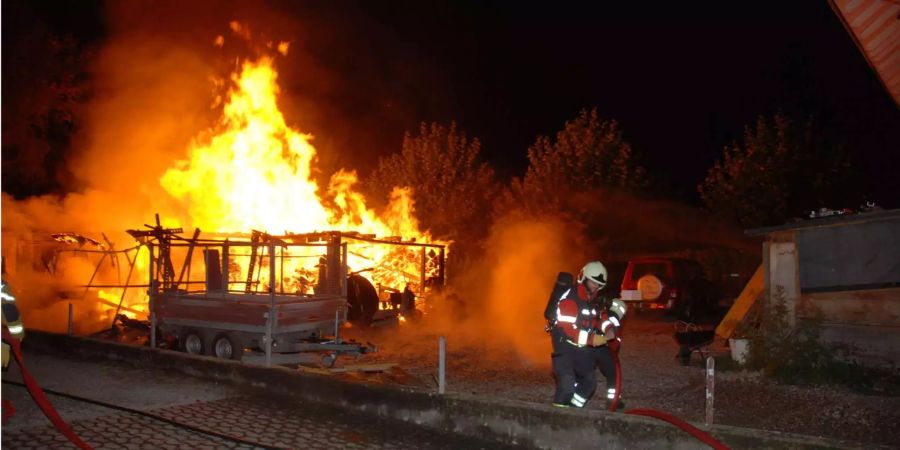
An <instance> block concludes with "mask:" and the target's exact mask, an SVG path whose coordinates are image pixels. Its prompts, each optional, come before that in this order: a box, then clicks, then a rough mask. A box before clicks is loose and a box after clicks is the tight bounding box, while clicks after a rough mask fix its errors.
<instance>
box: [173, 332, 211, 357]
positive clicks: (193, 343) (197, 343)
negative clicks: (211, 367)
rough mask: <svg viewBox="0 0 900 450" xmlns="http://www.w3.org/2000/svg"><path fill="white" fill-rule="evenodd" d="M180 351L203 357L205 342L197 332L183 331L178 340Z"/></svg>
mask: <svg viewBox="0 0 900 450" xmlns="http://www.w3.org/2000/svg"><path fill="white" fill-rule="evenodd" d="M178 344H179V346H180V347H181V351H183V352H185V353H190V354H192V355H203V354H205V353H206V340H205V339H204V338H203V334H202V333H200V332H199V331H197V330H185V332H184V333H182V334H181V337H180V338H179V339H178Z"/></svg>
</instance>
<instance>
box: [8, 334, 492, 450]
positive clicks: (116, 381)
mask: <svg viewBox="0 0 900 450" xmlns="http://www.w3.org/2000/svg"><path fill="white" fill-rule="evenodd" d="M25 357H26V358H25V361H26V364H27V365H28V368H29V370H30V371H31V372H32V373H33V374H34V375H35V377H36V379H37V380H38V382H39V383H40V384H41V386H42V387H43V388H45V389H47V390H50V391H55V392H59V393H63V394H68V395H73V396H77V397H82V398H87V399H90V400H94V401H98V402H103V403H107V404H112V405H116V406H120V407H124V408H128V409H131V410H136V411H139V413H132V412H127V411H122V410H116V409H110V408H107V407H104V406H101V405H95V404H90V403H84V402H82V401H79V400H76V399H71V398H67V397H65V396H62V395H56V394H52V393H48V394H47V395H48V397H49V399H50V401H51V402H52V403H53V405H54V406H55V407H56V409H57V410H58V411H59V413H60V415H61V416H62V417H63V419H65V420H66V421H67V422H68V423H69V425H71V426H72V428H73V429H74V430H75V432H76V433H78V435H79V436H80V437H81V438H82V439H83V440H84V441H85V442H87V443H88V444H90V445H91V446H93V447H94V448H96V449H168V448H171V449H207V448H208V449H220V448H241V449H245V448H266V447H268V448H292V449H293V448H299V449H307V448H308V449H338V448H341V449H344V448H346V449H476V448H491V449H495V448H509V447H505V446H503V445H502V444H497V443H494V442H489V441H483V440H478V439H474V438H468V437H464V436H459V435H454V434H446V433H442V432H439V431H435V430H432V429H428V428H423V427H419V426H416V425H414V424H410V423H406V422H401V421H398V420H393V419H387V418H381V417H377V416H374V415H367V414H364V413H360V412H355V411H346V410H343V409H339V408H337V407H334V406H328V405H320V404H316V403H309V402H303V401H300V400H297V399H288V398H282V397H274V396H271V395H269V394H266V393H265V392H263V391H258V390H255V389H247V388H243V387H238V386H234V385H229V384H223V383H216V382H210V381H206V380H202V379H199V378H193V377H189V376H186V375H181V374H177V373H172V372H170V371H162V370H155V369H147V368H135V367H132V366H129V365H127V364H123V363H117V362H114V361H109V360H92V361H86V360H81V359H76V358H69V357H64V356H60V355H55V354H47V353H40V352H34V351H26V354H25ZM2 378H3V381H4V382H3V383H2V397H3V400H4V401H7V400H8V401H11V402H12V404H13V406H14V407H15V409H16V412H15V415H14V416H13V417H12V418H11V419H10V420H9V422H7V423H4V424H3V426H2V433H0V434H2V439H0V444H2V448H4V449H7V448H9V449H24V450H27V449H70V448H75V446H74V445H73V444H71V443H69V442H68V441H67V440H66V439H65V437H63V435H62V434H60V433H59V432H58V431H57V430H56V429H55V428H54V427H53V426H52V425H51V424H50V422H49V420H48V419H47V418H46V417H44V415H43V414H42V413H41V412H40V410H39V409H38V408H37V406H36V405H35V403H34V401H33V400H32V399H31V397H30V395H29V394H28V391H27V390H26V389H25V388H24V387H23V386H20V385H18V384H13V383H17V382H20V381H21V377H20V376H19V368H18V366H17V365H16V364H15V363H13V364H11V365H10V367H9V369H8V370H7V371H5V372H4V373H3V375H2ZM147 415H151V416H156V417H159V418H162V419H164V420H159V419H155V418H153V417H148V416H147ZM166 420H169V421H174V422H176V423H177V424H181V425H187V426H188V427H193V428H196V429H199V430H202V431H207V432H212V433H213V434H215V433H218V434H221V435H226V436H229V437H233V438H236V439H238V440H239V441H246V442H249V443H256V444H258V445H259V446H263V447H259V446H257V445H251V444H248V443H246V442H244V443H242V442H239V441H234V440H228V439H223V438H221V437H217V436H215V435H211V434H207V433H203V432H200V431H194V430H191V429H190V428H185V427H182V426H179V425H177V424H172V423H167V422H166Z"/></svg>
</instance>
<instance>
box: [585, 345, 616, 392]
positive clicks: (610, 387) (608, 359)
mask: <svg viewBox="0 0 900 450" xmlns="http://www.w3.org/2000/svg"><path fill="white" fill-rule="evenodd" d="M590 352H591V359H592V366H593V367H598V368H599V369H600V373H601V374H603V376H604V377H606V392H605V394H606V400H607V401H611V400H612V399H613V397H614V396H615V393H616V363H615V361H613V357H612V353H611V350H610V349H609V347H608V346H606V345H604V346H601V347H590Z"/></svg>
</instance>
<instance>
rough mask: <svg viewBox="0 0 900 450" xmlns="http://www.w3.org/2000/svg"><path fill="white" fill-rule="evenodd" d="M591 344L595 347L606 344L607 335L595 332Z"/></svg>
mask: <svg viewBox="0 0 900 450" xmlns="http://www.w3.org/2000/svg"><path fill="white" fill-rule="evenodd" d="M591 345H592V346H594V347H600V346H602V345H606V336H604V335H602V334H595V335H594V338H593V339H591Z"/></svg>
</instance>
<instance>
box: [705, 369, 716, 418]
mask: <svg viewBox="0 0 900 450" xmlns="http://www.w3.org/2000/svg"><path fill="white" fill-rule="evenodd" d="M715 392H716V360H715V359H713V357H712V356H709V357H707V358H706V425H712V423H713V397H714V396H715Z"/></svg>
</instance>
